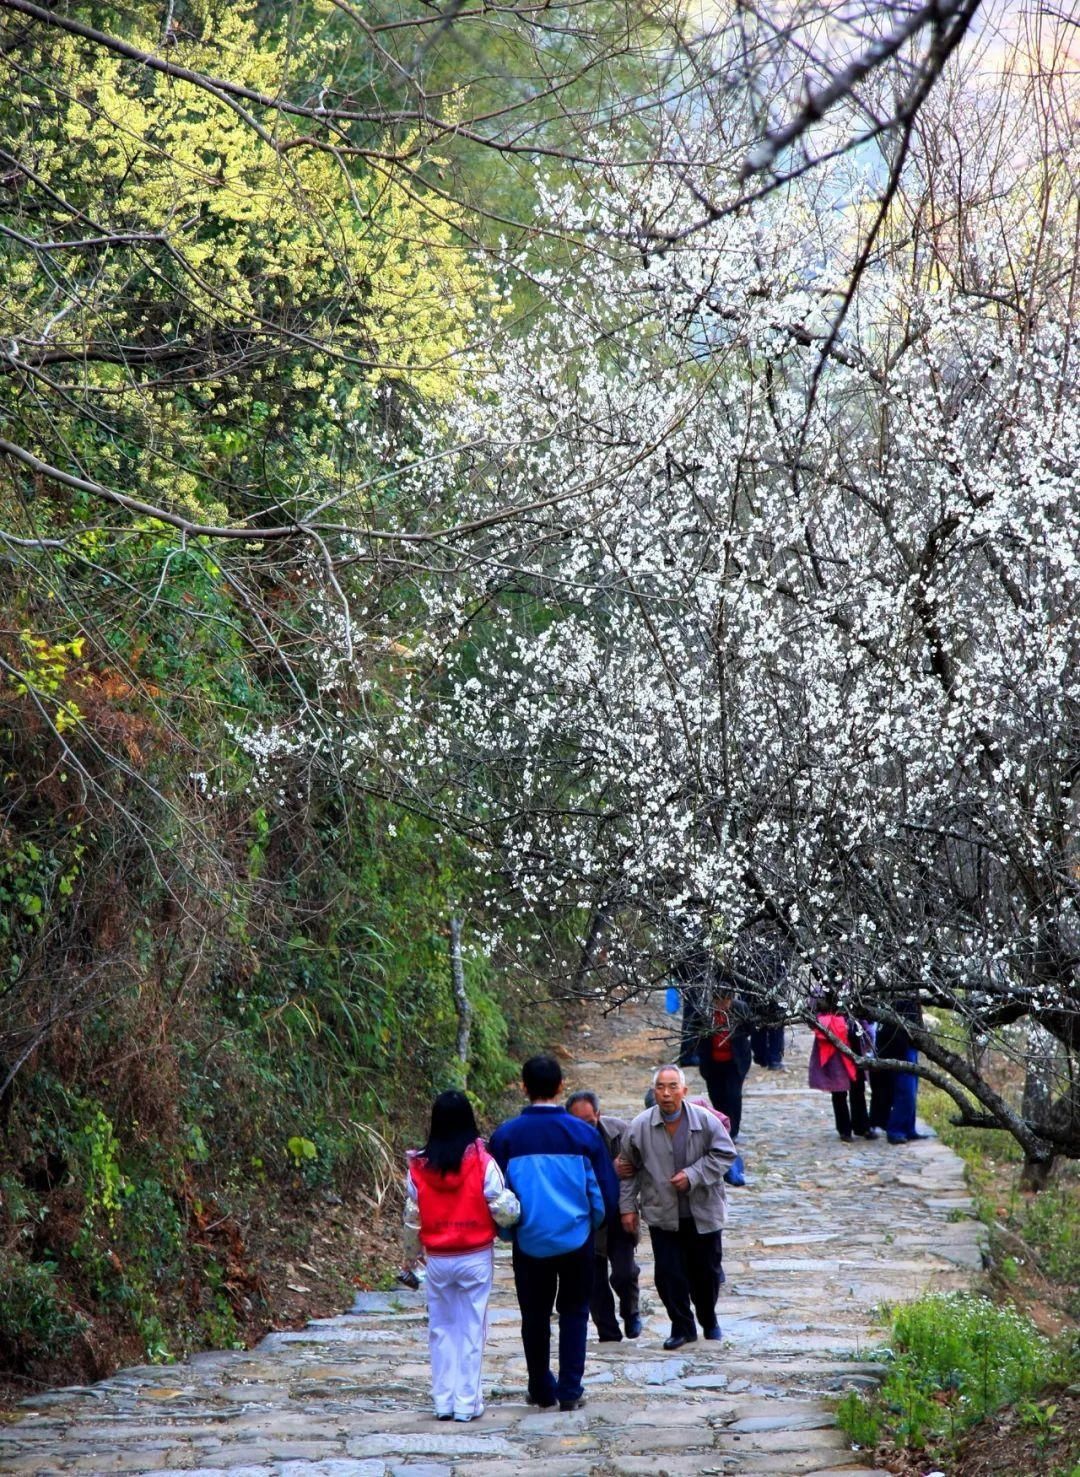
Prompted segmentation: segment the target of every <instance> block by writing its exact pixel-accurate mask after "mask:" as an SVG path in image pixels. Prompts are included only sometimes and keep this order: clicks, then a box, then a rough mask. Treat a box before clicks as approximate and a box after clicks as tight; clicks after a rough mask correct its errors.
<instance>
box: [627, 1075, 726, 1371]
mask: <svg viewBox="0 0 1080 1477" xmlns="http://www.w3.org/2000/svg"><path fill="white" fill-rule="evenodd" d="M652 1085H653V1091H654V1092H655V1094H656V1103H655V1106H653V1107H651V1108H646V1109H645V1111H644V1113H639V1114H638V1115H637V1117H636V1118H635V1119H634V1121H633V1122H632V1123H631V1125H630V1129H629V1132H628V1133H627V1134H626V1135H625V1136H624V1138H623V1143H622V1150H621V1154H620V1158H621V1160H622V1161H623V1162H622V1164H621V1165H620V1166H618V1168H619V1171H620V1177H621V1178H622V1186H621V1193H620V1201H619V1209H620V1212H621V1215H622V1225H623V1229H624V1230H625V1231H626V1232H627V1233H628V1234H629V1235H631V1236H636V1235H637V1234H638V1224H639V1222H638V1210H639V1207H640V1213H641V1216H642V1217H643V1218H644V1221H645V1224H646V1225H647V1226H648V1228H649V1238H650V1240H651V1241H652V1248H653V1257H654V1259H655V1266H654V1277H655V1279H656V1290H657V1292H658V1293H659V1294H660V1298H661V1301H662V1302H663V1304H664V1307H665V1308H666V1309H667V1312H668V1317H669V1318H670V1319H671V1336H670V1337H669V1338H667V1339H665V1340H664V1348H665V1349H681V1348H682V1346H683V1345H684V1344H691V1343H693V1342H694V1341H695V1340H696V1339H697V1325H696V1324H695V1322H694V1314H695V1313H696V1314H697V1317H698V1322H699V1323H700V1324H701V1331H702V1335H703V1337H705V1338H707V1339H719V1338H720V1337H721V1332H720V1325H719V1323H718V1322H717V1320H716V1299H717V1297H718V1295H719V1292H720V1280H721V1256H722V1245H721V1229H722V1227H723V1225H724V1222H725V1220H726V1219H727V1202H726V1200H725V1198H724V1173H725V1171H726V1170H727V1169H728V1168H729V1167H730V1165H731V1164H732V1163H733V1162H734V1160H735V1153H736V1150H735V1145H734V1144H733V1143H732V1142H731V1137H730V1135H729V1134H728V1132H727V1130H726V1129H725V1128H724V1125H723V1124H722V1123H721V1122H720V1120H719V1118H717V1117H716V1115H715V1114H713V1113H710V1112H707V1111H706V1110H705V1109H704V1108H699V1107H696V1106H695V1105H694V1104H693V1103H688V1102H686V1101H685V1098H686V1078H685V1076H684V1075H683V1072H682V1068H681V1067H675V1066H664V1067H658V1068H657V1070H656V1071H655V1072H654V1073H653V1083H652Z"/></svg>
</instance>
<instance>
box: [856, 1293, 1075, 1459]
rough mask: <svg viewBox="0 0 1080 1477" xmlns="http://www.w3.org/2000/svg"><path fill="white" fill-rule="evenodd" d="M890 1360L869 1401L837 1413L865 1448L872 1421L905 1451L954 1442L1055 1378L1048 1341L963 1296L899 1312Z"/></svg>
mask: <svg viewBox="0 0 1080 1477" xmlns="http://www.w3.org/2000/svg"><path fill="white" fill-rule="evenodd" d="M893 1351H894V1352H893V1362H892V1366H891V1368H890V1370H889V1373H888V1375H887V1376H886V1378H885V1380H884V1382H883V1384H882V1386H881V1388H880V1390H879V1391H878V1392H877V1393H876V1394H875V1395H873V1396H871V1397H869V1399H864V1398H862V1397H860V1396H857V1395H854V1394H853V1395H851V1396H849V1397H847V1398H845V1400H844V1401H843V1402H841V1405H840V1407H839V1409H838V1412H837V1414H838V1418H839V1420H840V1424H841V1426H842V1428H843V1429H844V1431H846V1432H847V1434H848V1435H849V1436H850V1437H851V1439H852V1440H853V1441H859V1442H860V1443H861V1444H867V1432H869V1431H871V1430H873V1429H874V1423H875V1421H876V1420H880V1421H881V1423H882V1425H883V1426H884V1427H885V1428H887V1429H888V1431H889V1432H890V1434H891V1435H892V1436H893V1437H894V1438H895V1439H896V1440H897V1441H899V1442H900V1443H901V1444H902V1445H906V1446H915V1447H920V1446H923V1445H924V1444H925V1443H926V1441H927V1440H929V1439H932V1438H933V1437H936V1436H941V1435H949V1436H954V1435H956V1434H957V1433H958V1432H959V1431H961V1430H963V1429H964V1427H966V1426H969V1425H971V1424H973V1423H974V1422H975V1421H977V1420H980V1419H981V1418H982V1417H983V1416H985V1415H988V1414H989V1413H990V1412H992V1411H994V1410H996V1409H997V1408H998V1407H999V1406H1001V1405H1005V1404H1008V1403H1009V1402H1011V1401H1014V1400H1020V1399H1023V1398H1025V1397H1028V1396H1030V1395H1031V1394H1032V1393H1034V1392H1035V1391H1037V1390H1039V1389H1041V1388H1042V1387H1043V1386H1044V1385H1045V1384H1046V1383H1047V1382H1048V1381H1049V1380H1050V1378H1051V1377H1052V1375H1053V1373H1054V1354H1053V1349H1052V1346H1051V1344H1050V1343H1049V1341H1048V1340H1047V1339H1045V1338H1043V1337H1042V1335H1041V1334H1040V1333H1039V1332H1038V1331H1037V1330H1036V1328H1035V1327H1034V1325H1033V1324H1031V1323H1030V1322H1028V1320H1027V1319H1026V1318H1023V1317H1021V1316H1020V1314H1019V1313H1017V1312H1016V1311H1015V1310H1014V1309H1012V1308H1001V1307H998V1306H997V1305H996V1304H995V1303H992V1302H990V1301H989V1300H988V1299H987V1298H983V1297H976V1296H972V1295H970V1294H964V1293H945V1294H935V1295H933V1296H930V1297H926V1298H921V1299H920V1300H919V1301H918V1302H914V1303H908V1304H905V1305H904V1306H902V1307H900V1308H898V1309H897V1310H896V1312H895V1314H894V1317H893Z"/></svg>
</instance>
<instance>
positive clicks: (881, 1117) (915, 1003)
mask: <svg viewBox="0 0 1080 1477" xmlns="http://www.w3.org/2000/svg"><path fill="white" fill-rule="evenodd" d="M891 1005H892V1016H893V1018H890V1019H889V1020H883V1021H881V1022H880V1023H879V1025H878V1028H877V1032H876V1039H875V1043H874V1053H875V1055H876V1056H879V1057H886V1058H890V1059H892V1060H894V1061H905V1062H915V1061H917V1060H918V1056H919V1053H918V1050H917V1049H916V1046H915V1043H914V1041H912V1039H911V1036H910V1035H909V1034H908V1032H907V1031H906V1030H905V1028H904V1021H905V1020H909V1021H912V1022H913V1023H914V1024H916V1025H921V1024H922V1006H921V1005H920V1004H919V1000H918V998H917V997H916V996H912V995H906V996H903V997H902V998H901V999H898V1000H894V1001H892V1002H891ZM895 1017H900V1019H896V1018H895ZM918 1091H919V1079H918V1077H917V1076H916V1075H915V1074H914V1072H888V1071H882V1070H881V1069H876V1070H875V1069H873V1068H871V1071H870V1124H871V1127H873V1128H883V1129H884V1130H885V1137H886V1138H887V1139H888V1141H889V1143H890V1144H906V1143H909V1142H913V1141H914V1140H916V1139H924V1138H927V1137H928V1135H927V1134H925V1133H920V1132H919V1131H918V1129H917V1128H916V1127H915V1108H916V1100H917V1096H918Z"/></svg>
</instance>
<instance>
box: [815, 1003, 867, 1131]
mask: <svg viewBox="0 0 1080 1477" xmlns="http://www.w3.org/2000/svg"><path fill="white" fill-rule="evenodd" d="M821 1004H822V1009H821V1010H820V1011H819V1012H818V1016H817V1025H816V1026H815V1027H814V1044H813V1045H812V1046H811V1048H810V1065H809V1068H808V1073H807V1080H808V1082H809V1085H810V1086H811V1087H812V1088H814V1089H815V1090H816V1091H817V1092H827V1093H829V1094H830V1095H831V1097H832V1107H833V1119H834V1121H835V1123H836V1131H837V1133H838V1134H839V1135H840V1138H841V1141H842V1142H843V1143H845V1144H850V1143H852V1142H854V1136H855V1135H856V1134H858V1135H859V1137H860V1138H864V1139H876V1138H877V1136H878V1135H877V1129H876V1128H871V1126H870V1115H869V1113H868V1112H867V1107H866V1073H865V1072H864V1071H863V1070H862V1068H861V1067H857V1066H856V1065H855V1063H854V1062H853V1061H852V1060H851V1058H850V1057H849V1056H845V1054H844V1051H843V1050H842V1049H841V1048H844V1047H846V1048H847V1050H848V1051H853V1052H856V1053H858V1054H859V1055H862V1054H863V1053H864V1052H865V1050H866V1049H867V1047H868V1046H869V1045H870V1033H869V1030H868V1028H867V1027H865V1026H864V1025H863V1024H862V1023H861V1022H860V1021H855V1020H851V1019H849V1018H848V1017H847V1016H844V1015H840V1014H838V1013H837V1012H836V1009H835V1003H834V1002H830V1001H826V1000H822V1002H821ZM833 1038H835V1040H834V1039H833ZM837 1042H839V1043H840V1044H839V1046H838V1045H837V1044H836V1043H837Z"/></svg>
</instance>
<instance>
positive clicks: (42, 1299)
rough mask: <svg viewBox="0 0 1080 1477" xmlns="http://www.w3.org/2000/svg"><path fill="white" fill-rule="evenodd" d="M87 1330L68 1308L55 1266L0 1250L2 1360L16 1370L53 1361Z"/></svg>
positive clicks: (75, 1314)
mask: <svg viewBox="0 0 1080 1477" xmlns="http://www.w3.org/2000/svg"><path fill="white" fill-rule="evenodd" d="M85 1327H86V1320H85V1319H84V1318H82V1317H81V1316H80V1315H79V1314H77V1313H74V1312H72V1310H71V1309H70V1308H69V1307H67V1305H66V1303H65V1301H64V1298H63V1294H62V1292H61V1289H60V1287H59V1285H58V1282H57V1277H56V1268H55V1267H54V1266H53V1265H51V1264H50V1263H48V1262H28V1261H24V1260H23V1259H22V1258H21V1257H18V1256H13V1255H11V1253H9V1252H6V1251H2V1250H0V1359H3V1361H4V1362H5V1363H6V1364H10V1365H15V1366H16V1367H17V1366H18V1364H19V1362H20V1361H22V1362H25V1361H27V1360H31V1359H41V1358H50V1357H52V1356H54V1355H57V1354H60V1353H62V1352H63V1351H64V1348H65V1346H66V1345H67V1343H68V1342H69V1341H70V1340H71V1339H72V1338H74V1337H75V1336H76V1335H77V1334H79V1333H81V1332H82V1331H83V1330H84V1329H85Z"/></svg>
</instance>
